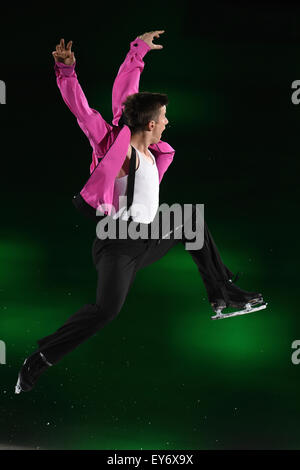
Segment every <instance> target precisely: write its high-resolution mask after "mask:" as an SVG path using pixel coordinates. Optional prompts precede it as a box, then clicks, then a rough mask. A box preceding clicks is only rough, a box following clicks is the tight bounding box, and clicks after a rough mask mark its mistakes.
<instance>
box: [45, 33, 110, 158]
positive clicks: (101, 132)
mask: <svg viewBox="0 0 300 470" xmlns="http://www.w3.org/2000/svg"><path fill="white" fill-rule="evenodd" d="M71 45H72V42H71V41H70V42H69V43H68V45H67V47H66V48H65V47H64V40H63V39H62V40H61V41H60V44H59V45H57V46H56V51H54V52H53V53H52V55H53V56H54V59H55V65H54V70H55V75H56V82H57V85H58V88H59V90H60V92H61V95H62V98H63V100H64V102H65V103H66V105H67V106H68V108H69V109H70V110H71V111H72V113H73V114H74V115H75V117H76V119H77V122H78V125H79V126H80V128H81V129H82V130H83V132H84V133H85V135H86V136H87V138H88V139H89V141H90V144H91V146H92V148H93V149H94V151H95V153H96V154H97V147H98V144H99V143H100V142H101V141H102V140H103V139H104V138H105V137H106V136H107V134H108V133H110V132H111V130H112V129H113V128H112V126H111V125H110V124H108V123H107V122H106V121H105V120H104V119H103V117H102V116H101V114H100V113H99V112H98V111H96V110H95V109H92V108H90V106H89V104H88V101H87V99H86V97H85V95H84V93H83V91H82V88H81V86H80V84H79V82H78V79H77V74H76V72H75V65H76V61H75V57H74V52H72V51H71Z"/></svg>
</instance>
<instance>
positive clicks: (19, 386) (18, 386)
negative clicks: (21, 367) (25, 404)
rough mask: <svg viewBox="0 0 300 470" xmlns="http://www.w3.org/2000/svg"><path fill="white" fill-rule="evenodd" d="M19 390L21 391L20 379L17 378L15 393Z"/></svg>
mask: <svg viewBox="0 0 300 470" xmlns="http://www.w3.org/2000/svg"><path fill="white" fill-rule="evenodd" d="M21 392H22V389H21V384H20V379H18V381H17V384H16V386H15V393H16V394H19V393H21Z"/></svg>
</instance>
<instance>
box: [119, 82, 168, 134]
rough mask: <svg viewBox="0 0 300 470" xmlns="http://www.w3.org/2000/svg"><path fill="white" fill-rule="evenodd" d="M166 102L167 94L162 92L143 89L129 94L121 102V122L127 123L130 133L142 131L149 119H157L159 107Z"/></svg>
mask: <svg viewBox="0 0 300 470" xmlns="http://www.w3.org/2000/svg"><path fill="white" fill-rule="evenodd" d="M168 102H169V100H168V96H167V95H165V94H164V93H150V92H149V91H143V92H140V93H134V94H133V95H129V96H128V97H127V98H126V100H125V101H124V102H123V103H122V105H123V106H124V110H123V115H122V122H124V123H125V124H127V126H128V127H129V129H130V130H131V132H132V133H134V132H138V131H143V130H145V128H146V126H147V124H148V122H149V121H152V120H154V121H156V122H157V121H158V119H159V114H160V108H161V107H162V106H164V105H167V104H168Z"/></svg>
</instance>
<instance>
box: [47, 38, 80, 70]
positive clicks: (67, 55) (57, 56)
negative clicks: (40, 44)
mask: <svg viewBox="0 0 300 470" xmlns="http://www.w3.org/2000/svg"><path fill="white" fill-rule="evenodd" d="M72 44H73V42H72V41H69V42H68V44H67V47H65V40H64V39H61V40H60V43H59V44H57V46H56V51H53V52H52V55H53V57H54V60H55V62H62V63H63V64H65V65H73V64H74V62H75V56H74V52H72V51H71V47H72Z"/></svg>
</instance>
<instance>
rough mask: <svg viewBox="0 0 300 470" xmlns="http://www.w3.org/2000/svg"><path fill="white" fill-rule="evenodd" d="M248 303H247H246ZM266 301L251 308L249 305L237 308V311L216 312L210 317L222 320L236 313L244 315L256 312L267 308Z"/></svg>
mask: <svg viewBox="0 0 300 470" xmlns="http://www.w3.org/2000/svg"><path fill="white" fill-rule="evenodd" d="M248 305H249V304H248ZM267 305H268V303H265V304H263V305H260V306H259V307H254V308H252V307H251V305H250V306H249V307H246V308H244V309H243V310H239V311H238V312H231V313H220V312H218V313H217V314H216V315H214V316H213V317H211V319H212V320H222V319H223V318H229V317H235V316H237V315H246V313H252V312H257V311H258V310H263V309H264V308H267Z"/></svg>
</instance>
